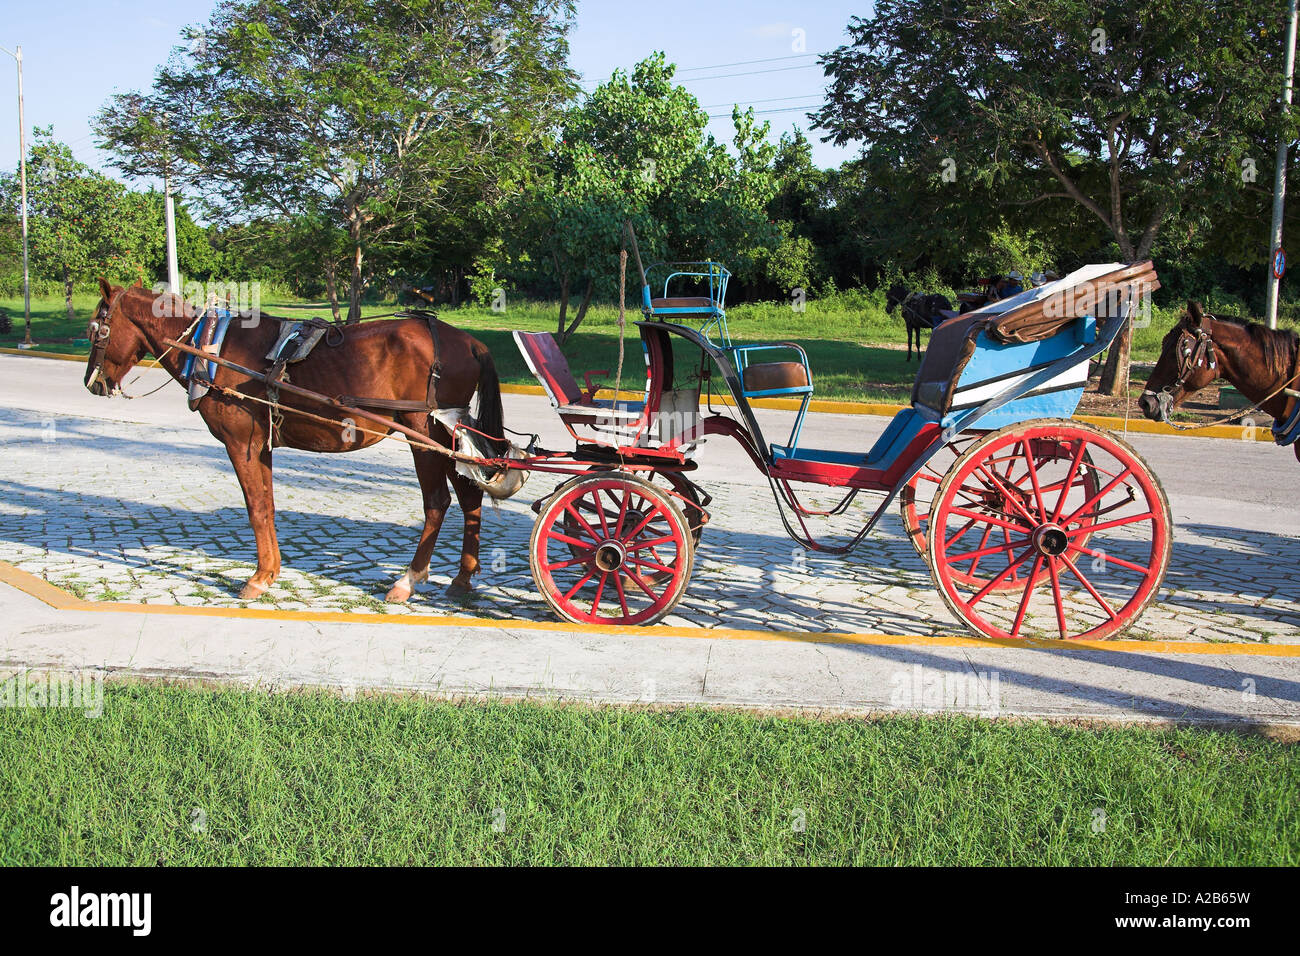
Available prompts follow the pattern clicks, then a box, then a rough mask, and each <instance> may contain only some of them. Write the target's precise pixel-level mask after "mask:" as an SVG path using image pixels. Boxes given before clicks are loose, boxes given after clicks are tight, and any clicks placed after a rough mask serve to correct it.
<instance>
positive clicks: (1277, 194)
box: [1264, 0, 1296, 329]
mask: <svg viewBox="0 0 1300 956" xmlns="http://www.w3.org/2000/svg"><path fill="white" fill-rule="evenodd" d="M1288 21H1289V26H1288V28H1287V36H1286V67H1285V73H1286V76H1285V79H1284V80H1283V83H1282V115H1283V116H1285V115H1286V114H1287V113H1290V112H1291V77H1292V75H1293V74H1294V72H1295V40H1296V0H1291V10H1290V13H1289V16H1288ZM1289 145H1290V144H1289V143H1288V142H1287V140H1286V137H1285V136H1284V137H1281V138H1280V139H1279V140H1278V144H1277V162H1276V164H1275V166H1274V171H1273V228H1272V230H1271V231H1270V232H1269V237H1270V244H1269V247H1268V248H1269V272H1268V297H1267V299H1266V300H1265V305H1264V313H1265V314H1264V317H1265V320H1266V321H1267V322H1268V327H1269V328H1270V329H1275V328H1277V291H1278V290H1277V284H1278V279H1280V278H1281V276H1280V275H1279V274H1278V269H1277V267H1276V266H1275V265H1274V264H1273V258H1274V257H1275V256H1276V255H1277V251H1278V250H1279V249H1281V248H1282V204H1283V202H1284V200H1285V197H1286V154H1287V147H1288V146H1289Z"/></svg>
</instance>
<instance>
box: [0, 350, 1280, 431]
mask: <svg viewBox="0 0 1300 956" xmlns="http://www.w3.org/2000/svg"><path fill="white" fill-rule="evenodd" d="M0 354H2V355H25V356H28V357H31V358H47V359H59V360H61V361H65V362H84V361H86V357H85V356H84V355H63V354H60V353H58V352H31V351H26V350H23V349H11V348H0ZM140 364H141V365H144V366H147V367H149V368H157V367H158V363H157V362H155V361H154V360H153V359H149V360H148V361H145V362H141V363H140ZM501 391H502V392H503V393H505V394H507V395H545V394H546V390H545V389H543V388H542V387H541V386H540V385H502V386H501ZM618 397H619V399H620V400H621V401H627V402H632V401H640V400H641V398H643V397H644V393H642V392H629V391H620V392H619V393H618ZM713 400H714V402H715V403H716V404H718V405H721V406H723V407H726V408H730V407H732V406H733V403H732V402H731V400H730V399H729V398H727V397H726V396H718V395H715V396H714V397H713ZM750 405H752V406H753V407H754V408H769V409H775V410H777V411H790V412H793V411H797V410H798V408H799V402H798V401H797V400H796V399H792V398H756V399H754V400H753V401H752V402H750ZM907 407H908V406H906V405H884V404H876V403H871V402H832V401H829V400H825V401H824V400H820V399H813V400H812V401H811V402H809V403H808V410H809V411H810V412H822V413H826V414H830V415H884V416H889V417H892V416H894V415H896V414H898V412H900V411H902V410H903V409H904V408H907ZM1074 419H1075V421H1080V422H1087V423H1088V424H1090V425H1099V426H1100V427H1102V428H1108V429H1110V430H1111V431H1113V432H1120V433H1121V434H1123V433H1124V432H1125V431H1129V432H1138V433H1139V434H1143V435H1183V436H1186V437H1191V438H1231V439H1234V440H1236V441H1242V440H1245V441H1264V442H1271V441H1272V440H1273V433H1272V432H1271V431H1270V430H1269V429H1268V428H1265V427H1263V426H1258V427H1255V428H1253V429H1249V431H1251V432H1252V434H1251V435H1249V436H1248V435H1247V434H1246V432H1247V431H1248V429H1246V428H1244V427H1242V426H1241V425H1206V426H1205V427H1204V428H1191V429H1178V428H1173V427H1171V426H1169V425H1166V424H1165V423H1164V422H1152V421H1148V420H1147V419H1145V418H1130V419H1129V420H1128V422H1127V424H1126V423H1125V421H1124V419H1122V418H1109V417H1105V416H1101V415H1075V416H1074Z"/></svg>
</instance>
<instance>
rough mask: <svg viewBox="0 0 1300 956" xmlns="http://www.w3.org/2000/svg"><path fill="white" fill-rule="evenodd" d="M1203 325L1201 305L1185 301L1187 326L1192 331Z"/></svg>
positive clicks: (1203, 316)
mask: <svg viewBox="0 0 1300 956" xmlns="http://www.w3.org/2000/svg"><path fill="white" fill-rule="evenodd" d="M1204 323H1205V311H1204V310H1203V309H1202V308H1201V303H1199V302H1193V301H1192V300H1191V299H1188V300H1187V326H1188V328H1192V329H1199V328H1200V327H1201V326H1202V325H1203V324H1204Z"/></svg>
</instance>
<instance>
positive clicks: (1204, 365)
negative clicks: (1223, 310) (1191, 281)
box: [1138, 302, 1300, 459]
mask: <svg viewBox="0 0 1300 956" xmlns="http://www.w3.org/2000/svg"><path fill="white" fill-rule="evenodd" d="M1298 363H1300V339H1297V337H1296V334H1295V333H1294V332H1285V331H1280V330H1277V329H1270V328H1268V327H1267V326H1264V325H1260V324H1259V323H1257V322H1241V321H1240V320H1236V319H1227V318H1222V317H1216V316H1213V315H1208V314H1206V312H1205V311H1204V309H1202V308H1201V304H1200V303H1199V302H1188V303H1187V313H1186V314H1185V315H1184V316H1183V318H1182V321H1180V322H1179V323H1178V324H1177V325H1175V326H1174V327H1173V328H1172V329H1170V330H1169V333H1168V334H1167V335H1165V338H1164V341H1163V342H1162V343H1161V347H1160V358H1159V360H1157V362H1156V367H1155V368H1154V369H1152V371H1151V377H1150V378H1149V379H1148V380H1147V383H1146V386H1145V387H1144V389H1143V391H1142V397H1141V398H1139V399H1138V406H1139V407H1140V408H1141V409H1142V414H1143V415H1145V416H1146V417H1147V418H1149V419H1151V420H1152V421H1164V422H1167V421H1169V413H1170V412H1171V411H1172V410H1173V409H1174V408H1175V407H1177V406H1178V405H1179V404H1180V403H1181V402H1182V401H1183V400H1184V399H1185V398H1187V397H1188V396H1189V395H1191V394H1193V393H1194V392H1197V391H1200V390H1201V389H1203V388H1205V387H1206V386H1207V385H1209V384H1210V383H1211V382H1213V381H1214V380H1215V379H1216V378H1219V377H1220V376H1222V377H1223V378H1225V379H1227V380H1228V381H1229V382H1231V383H1232V384H1233V385H1234V386H1236V388H1237V390H1238V391H1239V392H1241V394H1242V395H1245V396H1246V398H1247V399H1249V400H1250V401H1251V402H1252V403H1254V404H1257V405H1259V407H1260V409H1261V410H1262V411H1264V412H1265V413H1267V414H1269V415H1271V416H1273V419H1274V420H1275V421H1277V422H1282V421H1284V420H1286V419H1287V418H1288V417H1289V414H1290V412H1291V410H1292V409H1294V402H1295V401H1296V399H1295V398H1294V397H1293V396H1289V395H1288V394H1287V392H1286V391H1285V389H1300V384H1297V375H1298V374H1300V364H1298ZM1294 449H1295V454H1296V458H1297V459H1300V442H1297V443H1296V444H1295V445H1294Z"/></svg>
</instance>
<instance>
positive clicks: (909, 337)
mask: <svg viewBox="0 0 1300 956" xmlns="http://www.w3.org/2000/svg"><path fill="white" fill-rule="evenodd" d="M907 360H908V361H909V362H910V361H912V323H911V322H908V323H907Z"/></svg>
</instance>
